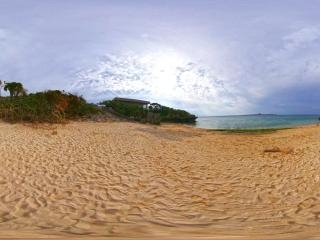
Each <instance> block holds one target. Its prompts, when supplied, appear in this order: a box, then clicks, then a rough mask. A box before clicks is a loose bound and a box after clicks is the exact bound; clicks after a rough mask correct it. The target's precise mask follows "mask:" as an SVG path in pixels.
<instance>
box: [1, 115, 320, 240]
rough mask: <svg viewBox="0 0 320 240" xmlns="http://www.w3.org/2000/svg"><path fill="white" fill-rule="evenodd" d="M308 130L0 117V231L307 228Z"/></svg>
mask: <svg viewBox="0 0 320 240" xmlns="http://www.w3.org/2000/svg"><path fill="white" fill-rule="evenodd" d="M319 138H320V128H319V127H317V126H310V125H308V126H299V127H295V128H290V129H286V130H285V131H277V132H273V133H270V134H257V135H250V134H232V133H231V134H225V133H223V132H220V131H214V130H210V131H208V129H199V128H195V127H190V126H183V125H178V124H162V125H160V126H155V125H148V124H139V123H131V122H130V123H129V122H117V121H114V122H86V121H84V122H70V123H69V124H65V125H59V124H53V125H50V124H46V125H43V124H40V125H32V124H25V125H23V124H8V123H4V122H1V123H0V149H1V153H2V155H1V160H0V163H1V165H2V166H3V167H2V168H1V169H0V192H1V195H0V232H1V233H0V238H1V237H2V238H3V237H8V238H14V237H16V238H18V237H23V238H25V237H27V238H28V237H29V238H37V237H43V236H49V237H53V238H60V239H63V238H68V237H72V238H77V237H80V236H81V238H86V237H87V238H90V239H94V238H105V237H109V238H111V239H112V238H115V239H122V238H123V239H125V238H131V237H137V238H141V239H143V238H145V239H147V238H150V237H152V238H154V239H182V238H188V239H208V238H210V239H248V238H250V239H270V238H273V239H292V238H294V237H297V238H298V237H300V238H301V237H303V238H304V239H307V238H308V237H311V236H316V235H317V236H319V235H320V231H319V230H318V228H319V226H320V221H319V219H318V217H319V216H320V214H319V213H320V209H318V206H320V187H319V182H320V174H319V173H318V169H319V167H320V157H319V149H320V142H319ZM270 148H271V149H272V148H277V149H278V150H279V151H274V152H272V151H270V152H269V151H267V150H268V149H270Z"/></svg>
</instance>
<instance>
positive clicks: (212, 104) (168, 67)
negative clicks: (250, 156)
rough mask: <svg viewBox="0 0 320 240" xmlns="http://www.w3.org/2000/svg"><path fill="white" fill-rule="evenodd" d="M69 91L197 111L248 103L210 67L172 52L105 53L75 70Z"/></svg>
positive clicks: (209, 111)
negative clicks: (103, 55)
mask: <svg viewBox="0 0 320 240" xmlns="http://www.w3.org/2000/svg"><path fill="white" fill-rule="evenodd" d="M77 79H79V80H78V81H76V82H74V83H73V84H72V86H71V87H70V91H72V92H76V93H78V94H83V95H84V96H85V97H87V98H88V99H91V100H102V99H105V98H113V97H115V96H122V97H136V98H139V97H140V98H147V99H149V100H152V101H157V102H160V103H162V104H169V105H170V104H171V105H172V104H173V105H174V106H175V107H179V106H180V105H183V106H186V108H187V109H190V110H191V111H195V112H197V113H201V114H212V112H215V113H222V111H221V109H222V107H221V106H223V108H224V109H223V111H224V112H230V113H231V112H232V111H235V110H241V108H242V107H247V104H248V102H247V101H246V100H245V99H244V98H242V97H240V96H236V95H234V94H233V93H232V92H230V91H229V90H227V86H226V85H225V84H228V81H225V80H223V79H220V78H219V77H217V76H215V75H214V72H213V71H212V69H210V68H207V67H206V66H203V65H201V64H199V63H196V62H192V61H190V59H188V58H187V57H185V56H180V55H179V54H177V53H176V52H172V51H168V52H158V53H150V54H145V55H137V54H132V53H131V54H124V55H120V56H119V55H117V56H115V55H107V56H105V57H103V58H101V59H100V62H99V63H98V64H97V65H96V66H95V67H93V68H91V69H85V70H82V71H80V72H78V73H77Z"/></svg>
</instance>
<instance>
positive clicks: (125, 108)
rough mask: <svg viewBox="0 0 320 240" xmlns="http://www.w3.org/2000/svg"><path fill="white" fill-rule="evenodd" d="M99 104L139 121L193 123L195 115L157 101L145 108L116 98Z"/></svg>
mask: <svg viewBox="0 0 320 240" xmlns="http://www.w3.org/2000/svg"><path fill="white" fill-rule="evenodd" d="M100 104H102V105H104V106H106V107H107V108H109V109H111V110H112V111H113V112H114V113H115V114H117V115H119V116H120V117H124V118H128V119H132V120H136V121H140V122H151V123H157V124H158V123H160V122H170V123H194V122H195V121H196V118H197V117H196V116H195V115H193V114H190V113H189V112H187V111H185V110H181V109H174V108H170V107H166V106H162V105H160V104H158V103H151V104H150V105H149V106H148V107H147V108H144V107H143V106H140V105H136V104H130V103H124V102H121V101H117V100H107V101H103V102H101V103H100Z"/></svg>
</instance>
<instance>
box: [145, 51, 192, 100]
mask: <svg viewBox="0 0 320 240" xmlns="http://www.w3.org/2000/svg"><path fill="white" fill-rule="evenodd" d="M146 59H148V64H149V65H150V71H151V72H150V75H151V78H152V79H151V81H153V84H152V85H153V86H154V88H155V89H154V91H155V94H157V95H161V94H164V93H168V92H170V91H173V90H174V87H175V85H176V81H177V79H176V75H177V69H178V68H179V67H182V66H184V65H185V64H187V62H188V61H187V58H186V57H183V56H182V55H181V54H179V53H177V52H174V51H164V52H157V53H151V54H149V55H147V57H146Z"/></svg>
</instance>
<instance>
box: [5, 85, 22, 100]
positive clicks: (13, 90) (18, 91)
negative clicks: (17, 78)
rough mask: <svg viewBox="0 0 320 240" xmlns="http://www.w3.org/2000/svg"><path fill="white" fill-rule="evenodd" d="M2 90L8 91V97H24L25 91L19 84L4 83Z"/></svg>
mask: <svg viewBox="0 0 320 240" xmlns="http://www.w3.org/2000/svg"><path fill="white" fill-rule="evenodd" d="M3 89H4V90H5V91H9V93H10V97H17V96H24V95H26V90H25V89H24V88H23V85H22V83H19V82H6V83H5V84H4V88H3Z"/></svg>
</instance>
